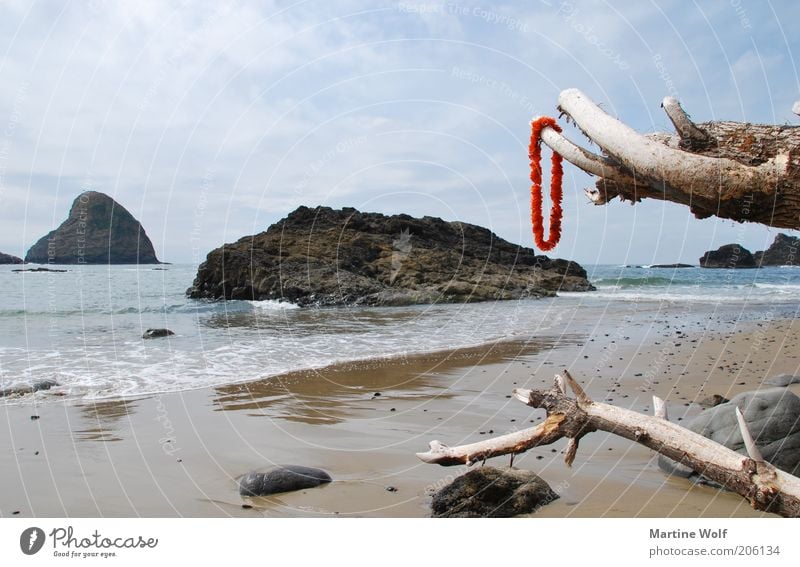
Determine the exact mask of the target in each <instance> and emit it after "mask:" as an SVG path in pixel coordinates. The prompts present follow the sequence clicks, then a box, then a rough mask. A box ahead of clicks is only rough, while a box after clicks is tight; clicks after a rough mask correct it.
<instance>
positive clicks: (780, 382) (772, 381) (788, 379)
mask: <svg viewBox="0 0 800 567" xmlns="http://www.w3.org/2000/svg"><path fill="white" fill-rule="evenodd" d="M798 383H800V376H797V375H795V374H779V375H777V376H772V377H771V378H767V379H766V380H764V384H767V385H769V386H780V387H785V386H790V385H791V384H798Z"/></svg>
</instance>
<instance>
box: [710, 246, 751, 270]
mask: <svg viewBox="0 0 800 567" xmlns="http://www.w3.org/2000/svg"><path fill="white" fill-rule="evenodd" d="M700 267H701V268H755V267H757V266H756V261H755V260H754V259H753V254H751V253H750V251H749V250H748V249H747V248H745V247H744V246H741V245H739V244H726V245H725V246H720V247H719V248H718V249H716V250H710V251H708V252H706V253H705V254H703V257H702V258H700Z"/></svg>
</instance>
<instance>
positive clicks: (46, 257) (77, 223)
mask: <svg viewBox="0 0 800 567" xmlns="http://www.w3.org/2000/svg"><path fill="white" fill-rule="evenodd" d="M25 261H26V262H33V263H37V264H48V263H49V264H160V262H159V261H158V258H156V252H155V249H154V248H153V243H152V242H150V239H149V238H148V237H147V233H146V232H145V230H144V228H143V227H142V225H141V224H140V223H139V221H138V220H136V219H135V218H134V217H133V215H131V214H130V213H129V212H128V211H127V210H126V209H125V207H123V206H122V205H120V204H119V203H117V202H116V201H114V199H112V198H111V197H109V196H108V195H106V194H104V193H100V192H97V191H87V192H85V193H81V194H80V195H79V196H78V197H77V198H76V199H75V201H73V203H72V207H71V208H70V210H69V216H68V217H67V220H65V221H64V222H63V223H61V226H59V227H58V228H57V229H55V230H53V231H51V232H50V233H49V234H47V235H45V236H43V237H42V238H40V239H39V241H38V242H37V243H36V244H34V245H33V246H31V249H30V250H28V254H27V255H26V256H25Z"/></svg>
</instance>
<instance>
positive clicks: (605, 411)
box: [417, 371, 800, 517]
mask: <svg viewBox="0 0 800 567" xmlns="http://www.w3.org/2000/svg"><path fill="white" fill-rule="evenodd" d="M564 379H565V380H566V382H567V383H568V384H569V385H570V388H571V389H572V390H573V391H574V392H575V395H576V399H572V398H569V397H568V396H567V395H566V393H565V391H564V389H563V386H562V387H559V380H564ZM514 396H515V397H516V398H517V399H519V400H521V401H523V402H525V403H526V404H528V405H529V406H532V407H535V408H543V409H544V410H546V411H547V418H546V419H545V421H544V422H543V423H540V424H539V425H537V426H536V427H531V428H529V429H525V430H522V431H517V432H515V433H510V434H508V435H502V436H500V437H495V438H493V439H487V440H486V441H481V442H478V443H472V444H469V445H462V446H459V447H448V446H446V445H444V444H442V443H440V442H439V441H433V442H431V444H430V450H429V451H427V452H425V453H417V457H419V458H420V459H421V460H422V461H424V462H426V463H433V464H439V465H444V466H450V465H457V464H467V465H470V464H472V463H475V462H479V461H483V460H486V459H488V458H490V457H497V456H500V455H507V454H512V455H514V454H517V453H521V452H524V451H527V450H528V449H531V448H532V447H536V446H540V445H548V444H550V443H553V442H555V441H558V440H559V439H562V438H564V437H567V438H569V440H570V443H569V445H568V447H567V451H566V456H565V461H566V463H567V465H568V466H569V465H571V464H572V461H573V460H574V458H575V454H576V452H577V449H578V442H579V441H580V439H581V437H583V436H584V435H586V434H587V433H591V432H592V431H608V432H610V433H613V434H615V435H619V436H620V437H624V438H626V439H630V440H631V441H636V442H637V443H639V444H641V445H644V446H645V447H649V448H650V449H653V450H654V451H657V452H658V453H661V454H662V455H664V456H666V457H669V458H671V459H673V460H675V461H677V462H679V463H682V464H684V465H686V466H688V467H690V468H692V469H693V470H695V471H697V472H698V473H700V474H702V475H703V476H704V477H706V478H708V479H710V480H713V481H715V482H717V483H719V484H720V485H722V486H724V487H725V488H727V489H728V490H731V491H733V492H736V493H738V494H740V495H742V496H744V497H745V498H747V499H748V500H749V501H750V503H751V505H752V506H753V508H755V509H757V510H765V511H769V512H773V513H775V514H779V515H781V516H788V517H800V478H797V477H795V476H793V475H790V474H788V473H786V472H784V471H781V470H779V469H776V468H775V467H773V466H772V465H770V464H769V463H766V462H764V460H763V458H762V457H761V455H760V453H759V452H758V449H757V448H756V447H755V443H753V441H752V436H751V435H750V433H749V431H748V430H747V426H746V424H745V422H744V419H740V427H741V428H742V435H743V437H744V438H745V439H749V442H748V443H747V444H746V446H747V450H748V451H749V456H746V455H742V454H740V453H737V452H735V451H732V450H730V449H728V448H727V447H725V446H723V445H720V444H719V443H715V442H714V441H711V440H710V439H707V438H706V437H703V436H702V435H699V434H697V433H694V432H692V431H689V430H688V429H686V428H684V427H681V426H679V425H677V424H674V423H670V422H669V421H668V420H667V419H666V411H663V412H662V411H659V413H660V414H662V416H661V417H651V416H647V415H642V414H640V413H637V412H635V411H632V410H627V409H622V408H618V407H615V406H612V405H609V404H604V403H600V402H595V401H592V400H591V399H590V398H589V397H588V396H587V395H586V393H585V392H584V391H583V389H582V388H581V387H580V385H578V383H577V382H575V380H574V379H573V378H572V377H571V376H570V375H569V373H568V372H566V371H565V372H564V374H563V377H561V376H557V377H556V385H555V386H554V387H553V388H551V389H550V390H547V391H541V390H526V389H517V390H514Z"/></svg>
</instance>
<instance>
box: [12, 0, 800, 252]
mask: <svg viewBox="0 0 800 567" xmlns="http://www.w3.org/2000/svg"><path fill="white" fill-rule="evenodd" d="M798 20H800V6H799V5H798V4H797V2H795V1H794V0H787V1H785V2H779V1H772V2H746V1H744V0H741V1H740V0H730V1H727V0H726V1H717V2H702V3H690V2H686V1H680V0H679V1H675V2H670V1H663V2H662V1H659V2H653V1H649V0H634V1H630V2H616V1H615V2H604V1H597V2H574V3H571V2H560V1H558V0H541V1H539V2H535V1H531V0H528V1H523V0H519V1H517V2H494V1H492V2H489V1H484V2H483V3H481V2H477V3H476V2H468V1H464V2H378V1H356V0H347V1H338V0H337V1H335V2H331V1H328V0H308V1H299V2H291V1H284V2H267V1H262V2H252V3H250V2H238V1H225V0H223V1H218V2H206V3H203V2H196V1H192V2H182V3H181V2H147V1H141V2H117V1H111V0H87V1H85V2H71V3H61V2H57V1H55V0H46V1H40V2H35V3H31V2H28V1H23V0H20V1H11V2H9V1H5V2H4V3H3V4H2V6H0V203H1V204H2V207H1V208H0V251H3V252H6V253H12V254H16V255H20V256H22V255H24V253H25V251H26V250H27V249H28V247H30V246H31V245H32V244H33V243H34V242H35V241H36V240H37V239H38V238H39V237H41V236H42V235H44V234H45V233H47V232H48V231H49V230H51V229H52V228H54V227H56V226H57V225H58V224H59V223H60V222H61V221H62V220H63V219H64V218H65V217H66V214H67V211H68V208H69V205H70V203H71V202H72V200H73V199H74V198H75V197H76V196H77V195H78V194H79V193H80V192H81V191H83V190H87V189H93V190H98V191H103V192H105V193H108V194H109V195H111V196H112V197H114V198H115V199H116V200H117V201H118V202H120V203H121V204H122V205H123V206H125V207H126V208H127V209H128V210H129V211H131V212H132V213H133V214H134V216H136V217H137V218H138V219H139V220H141V222H142V223H143V225H144V227H145V229H146V230H147V232H148V234H149V235H150V237H151V239H152V240H153V243H154V244H155V247H156V250H157V252H158V255H159V257H160V258H161V259H163V260H166V261H171V262H191V261H198V260H200V259H202V258H203V257H204V256H205V254H206V253H207V252H208V251H209V250H210V249H212V248H214V247H216V246H218V245H220V244H222V243H223V242H229V241H232V240H236V239H238V238H240V237H242V236H244V235H248V234H253V233H255V232H260V231H262V230H264V229H265V228H266V227H267V226H269V225H270V224H271V223H273V222H275V221H276V220H278V219H280V218H281V217H283V216H285V215H286V214H287V213H288V212H289V211H291V210H292V209H294V208H295V207H297V206H299V205H301V204H305V205H311V206H313V205H328V206H332V207H341V206H353V207H356V208H358V209H360V210H363V211H378V212H384V213H400V212H404V213H409V214H412V215H415V216H422V215H431V216H438V217H442V218H444V219H447V220H463V221H467V222H472V223H476V224H480V225H483V226H487V227H489V228H491V229H492V230H493V231H494V232H496V233H497V234H498V235H500V236H502V237H503V238H506V239H508V240H511V241H513V242H517V243H522V244H524V245H526V246H530V245H532V237H531V234H530V225H529V211H528V206H529V205H528V199H529V197H528V191H529V187H528V180H527V177H528V158H527V141H528V136H529V120H530V118H531V116H532V115H534V114H553V113H554V112H555V106H556V100H557V96H558V93H559V92H560V91H561V90H562V89H565V88H569V87H578V88H580V89H582V90H583V91H584V92H586V93H587V94H588V95H589V96H591V97H592V98H593V99H594V100H596V101H597V102H600V103H602V106H603V108H605V109H606V110H607V111H608V112H610V113H611V114H613V115H615V116H617V117H619V118H620V119H622V120H623V121H625V122H627V123H628V124H630V125H631V126H633V127H634V128H635V129H637V130H639V131H641V132H651V131H658V130H669V129H670V124H669V121H668V120H667V118H666V116H665V115H664V114H663V113H662V111H661V109H660V108H659V104H660V101H661V99H662V98H663V97H664V96H665V95H668V94H669V95H672V96H675V97H677V98H678V99H680V100H681V101H682V103H683V105H684V107H685V108H687V110H688V111H689V112H690V113H691V114H692V116H693V117H694V118H695V119H697V120H699V121H703V120H711V119H727V120H739V121H749V122H768V123H790V124H796V123H798V122H797V117H796V116H794V115H793V114H792V113H791V106H792V102H793V101H795V100H797V99H798V98H800V79H799V78H798V64H800V49H799V48H800V31H798V29H799V28H798V26H797V25H796V23H797V21H798ZM796 58H797V59H796ZM565 126H566V125H565ZM565 131H566V132H567V134H568V136H569V137H571V138H573V139H574V140H576V141H580V140H581V136H580V134H579V133H577V132H575V131H574V130H573V129H570V128H566V129H565ZM592 184H593V181H592V179H591V178H590V177H589V176H588V175H586V174H583V173H582V172H580V171H578V170H575V169H574V168H569V169H568V170H567V174H566V176H565V187H564V192H565V220H564V229H563V237H562V241H561V244H560V245H559V246H558V248H557V249H556V250H555V251H554V252H553V253H551V255H554V256H558V257H563V258H570V259H576V260H578V261H581V262H585V263H650V262H674V261H687V262H696V261H697V258H698V257H699V256H700V255H701V254H702V252H703V251H705V250H707V249H709V248H712V247H717V246H720V245H722V244H725V243H728V242H741V243H743V244H745V245H746V246H747V247H748V248H750V249H751V250H758V249H763V248H764V247H766V245H768V244H769V242H771V241H772V239H773V238H774V236H775V234H776V233H777V231H775V230H770V229H767V228H765V227H761V226H750V225H740V224H736V223H733V222H731V221H723V220H719V219H707V220H703V221H699V220H696V219H694V218H693V217H692V216H691V214H690V213H689V211H688V209H686V208H682V207H679V206H677V205H672V204H664V203H661V202H656V201H652V202H649V201H646V202H644V203H641V204H638V205H636V206H635V207H631V206H629V205H628V204H621V203H619V202H617V201H615V202H613V203H612V204H610V205H609V206H606V207H593V206H590V205H588V204H587V202H586V199H585V198H584V197H583V192H582V190H583V188H584V187H588V186H590V185H592Z"/></svg>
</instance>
